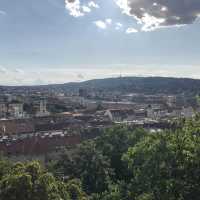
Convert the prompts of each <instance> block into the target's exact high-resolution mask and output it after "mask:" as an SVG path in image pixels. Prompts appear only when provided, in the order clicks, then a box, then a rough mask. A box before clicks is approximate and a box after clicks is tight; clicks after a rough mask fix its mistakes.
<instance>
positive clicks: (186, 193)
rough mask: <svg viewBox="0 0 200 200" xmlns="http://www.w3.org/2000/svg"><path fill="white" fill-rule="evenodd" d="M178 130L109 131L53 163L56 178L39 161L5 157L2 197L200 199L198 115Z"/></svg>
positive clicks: (0, 179) (1, 168)
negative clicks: (22, 161) (7, 158)
mask: <svg viewBox="0 0 200 200" xmlns="http://www.w3.org/2000/svg"><path fill="white" fill-rule="evenodd" d="M176 126H177V127H178V128H177V129H176V130H166V131H163V132H159V133H154V134H153V133H148V132H146V131H144V130H141V129H134V130H132V129H129V128H127V127H120V126H117V127H113V128H111V129H107V130H105V132H104V133H102V135H101V136H100V137H99V138H97V139H95V140H89V141H87V142H83V143H82V144H81V145H79V146H78V147H77V148H75V149H67V150H66V152H65V153H63V154H62V155H61V157H60V159H59V160H58V161H54V162H53V163H50V164H49V165H48V166H49V169H50V171H51V172H53V173H54V175H56V176H53V175H52V174H51V173H49V172H48V171H47V170H46V169H44V168H43V167H42V166H41V165H40V164H39V163H38V162H28V163H15V164H13V163H11V162H9V161H7V160H5V159H3V158H1V159H0V199H1V200H19V199H20V200H87V199H90V200H191V199H192V200H198V199H199V196H200V117H199V116H197V117H196V118H194V119H191V120H182V121H181V122H179V123H176ZM55 177H56V178H55ZM63 180H64V181H63ZM86 193H87V194H88V195H89V197H88V196H87V195H86Z"/></svg>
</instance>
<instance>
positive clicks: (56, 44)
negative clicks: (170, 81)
mask: <svg viewBox="0 0 200 200" xmlns="http://www.w3.org/2000/svg"><path fill="white" fill-rule="evenodd" d="M199 16H200V2H199V0H184V1H183V0H166V2H165V4H163V1H162V0H154V1H153V0H106V1H103V0H96V1H95V0H94V1H90V0H71V1H69V2H68V0H0V84H4V85H6V84H8V85H23V84H26V85H27V84H28V85H29V84H46V83H63V82H69V81H82V80H87V79H91V78H103V77H116V76H119V75H120V74H122V75H124V76H125V75H127V76H132V75H137V76H177V77H193V78H200V68H199V67H200V57H199V52H200V37H199V33H200V20H199Z"/></svg>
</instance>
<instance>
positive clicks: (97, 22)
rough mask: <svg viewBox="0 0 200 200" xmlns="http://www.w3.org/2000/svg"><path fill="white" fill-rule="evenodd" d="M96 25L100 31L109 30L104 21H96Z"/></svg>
mask: <svg viewBox="0 0 200 200" xmlns="http://www.w3.org/2000/svg"><path fill="white" fill-rule="evenodd" d="M94 24H95V25H96V26H97V27H98V28H100V29H106V28H107V24H106V23H105V22H104V21H102V20H98V21H95V22H94Z"/></svg>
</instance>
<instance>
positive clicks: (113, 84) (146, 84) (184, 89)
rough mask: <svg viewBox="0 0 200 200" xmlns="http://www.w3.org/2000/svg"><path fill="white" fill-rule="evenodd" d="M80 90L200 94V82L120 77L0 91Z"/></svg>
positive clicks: (179, 79) (7, 88) (4, 87)
mask: <svg viewBox="0 0 200 200" xmlns="http://www.w3.org/2000/svg"><path fill="white" fill-rule="evenodd" d="M80 88H83V89H89V90H93V89H94V90H103V91H122V92H138V93H148V94H155V93H165V94H180V93H187V94H200V80H197V79H189V78H164V77H120V78H106V79H94V80H89V81H84V82H79V83H65V84H54V85H43V86H26V87H25V86H20V87H14V86H12V87H6V86H1V87H0V90H15V91H21V90H29V91H30V90H52V89H54V90H59V91H63V92H64V91H78V90H79V89H80Z"/></svg>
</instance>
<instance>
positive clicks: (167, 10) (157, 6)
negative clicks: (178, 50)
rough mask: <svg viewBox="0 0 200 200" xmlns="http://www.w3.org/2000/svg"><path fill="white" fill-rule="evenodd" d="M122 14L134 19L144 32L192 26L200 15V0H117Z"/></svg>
mask: <svg viewBox="0 0 200 200" xmlns="http://www.w3.org/2000/svg"><path fill="white" fill-rule="evenodd" d="M115 2H116V4H117V5H118V6H119V7H120V8H121V10H122V13H125V14H127V15H129V16H132V17H134V18H135V19H136V20H137V22H138V23H139V24H141V25H142V30H143V31H152V30H155V29H158V28H162V27H171V26H182V25H186V24H192V23H194V22H195V20H196V19H197V18H198V17H199V15H200V0H165V1H163V0H115Z"/></svg>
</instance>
